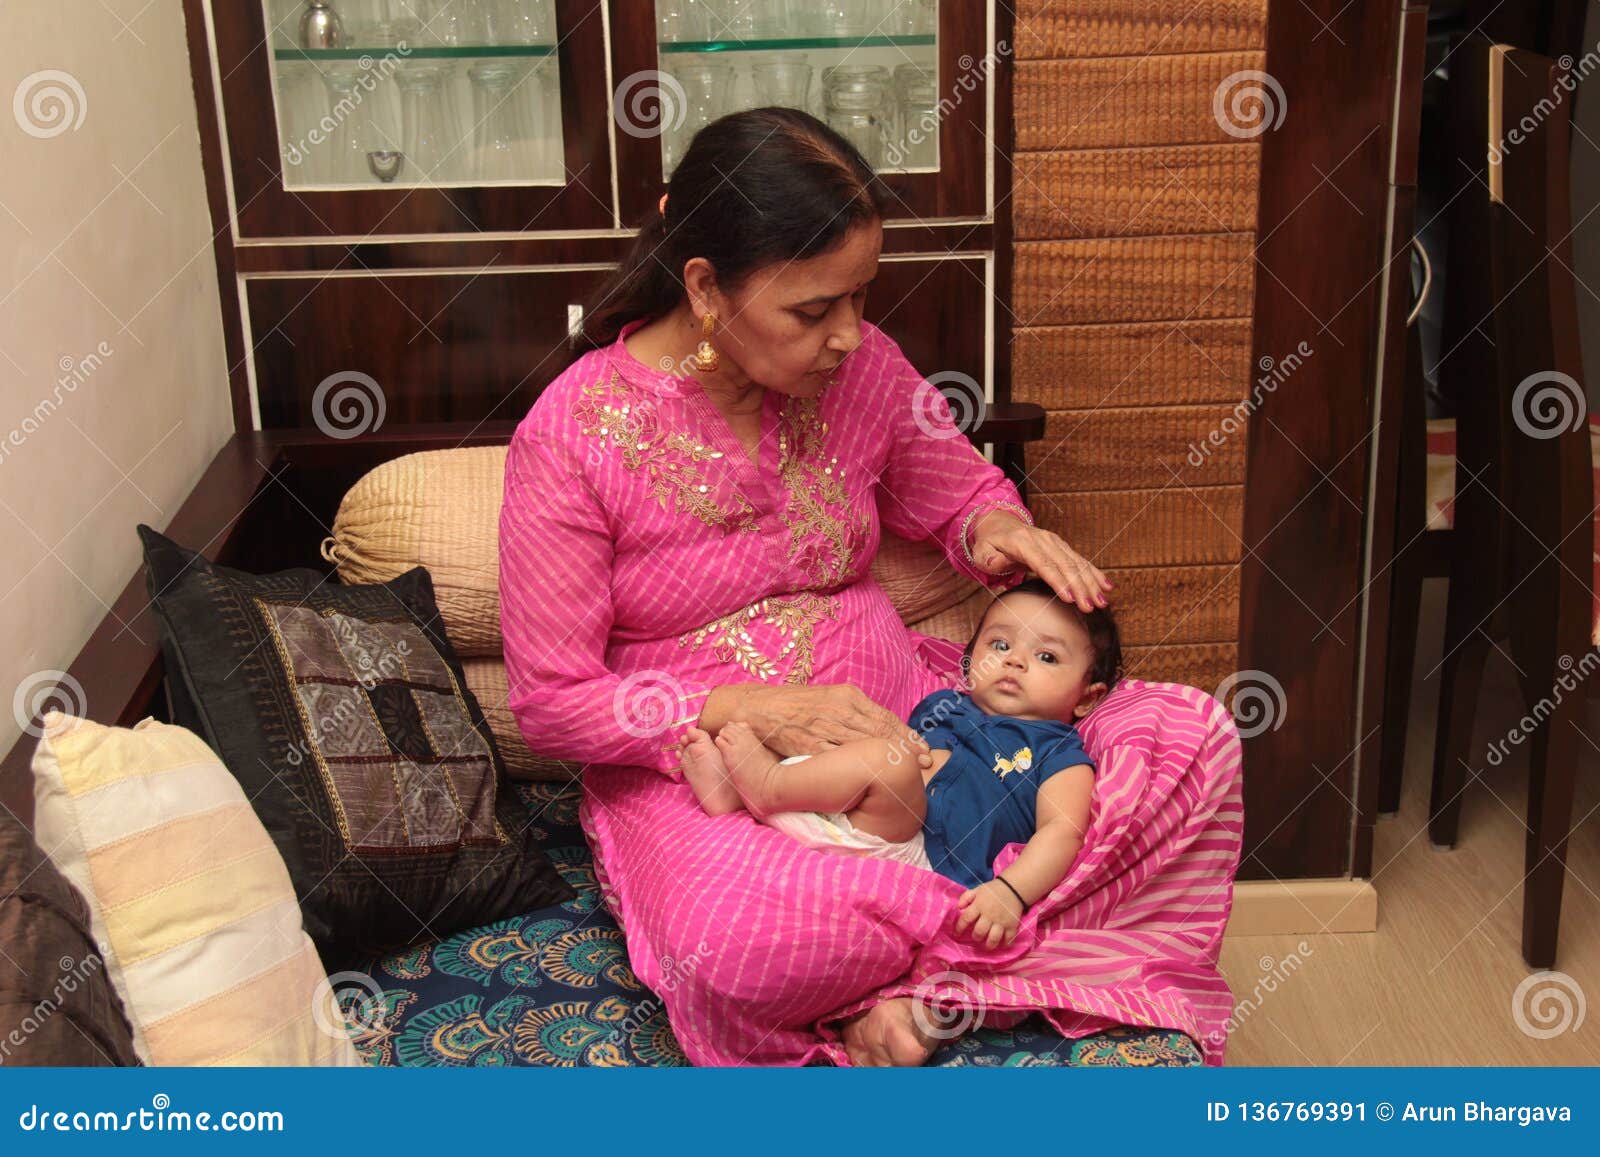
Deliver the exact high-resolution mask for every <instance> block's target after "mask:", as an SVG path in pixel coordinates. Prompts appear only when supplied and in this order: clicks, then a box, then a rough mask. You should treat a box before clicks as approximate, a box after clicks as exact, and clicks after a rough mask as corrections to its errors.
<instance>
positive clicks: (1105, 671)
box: [961, 578, 1122, 691]
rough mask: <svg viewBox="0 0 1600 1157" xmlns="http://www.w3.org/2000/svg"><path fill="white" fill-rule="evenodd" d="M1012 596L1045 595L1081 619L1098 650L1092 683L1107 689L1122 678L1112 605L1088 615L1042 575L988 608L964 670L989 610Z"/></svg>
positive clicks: (964, 666) (965, 667)
mask: <svg viewBox="0 0 1600 1157" xmlns="http://www.w3.org/2000/svg"><path fill="white" fill-rule="evenodd" d="M1012 595H1043V596H1044V597H1045V598H1047V599H1049V600H1050V601H1051V602H1053V603H1055V604H1056V606H1058V607H1060V608H1061V609H1062V610H1063V611H1065V612H1066V613H1067V614H1069V615H1071V616H1072V617H1073V618H1075V619H1077V620H1078V623H1079V624H1080V625H1081V626H1082V627H1083V629H1084V630H1085V631H1086V632H1087V633H1088V635H1089V645H1090V647H1092V648H1093V649H1094V662H1092V663H1090V664H1089V682H1091V683H1104V684H1105V685H1106V690H1108V691H1109V690H1110V689H1111V688H1112V687H1114V686H1116V683H1117V680H1118V679H1120V678H1122V639H1121V637H1120V636H1119V635H1118V634H1117V621H1116V619H1114V618H1112V617H1111V610H1110V608H1108V607H1096V608H1095V609H1094V610H1092V611H1090V612H1089V613H1088V614H1084V613H1083V612H1082V611H1080V610H1079V609H1078V608H1077V605H1076V604H1074V603H1069V602H1067V601H1066V600H1065V599H1063V598H1061V596H1059V595H1058V594H1056V592H1055V588H1054V587H1052V586H1051V585H1050V584H1049V583H1047V582H1045V581H1044V579H1042V578H1030V579H1025V580H1024V581H1022V582H1020V583H1018V584H1017V585H1016V586H1014V587H1012V588H1011V589H1010V590H1006V591H1001V592H1000V593H999V594H998V595H996V596H995V597H994V602H991V603H990V604H989V606H988V607H986V608H985V609H984V612H983V618H981V619H979V620H978V629H977V630H976V631H973V632H972V638H970V639H968V640H967V649H966V650H965V651H963V652H962V653H961V673H962V674H963V675H965V674H967V673H968V672H969V671H970V670H971V668H972V648H973V647H975V646H977V645H978V636H979V635H981V634H983V627H984V624H985V623H986V622H987V621H988V619H989V611H990V610H992V609H993V608H994V607H995V606H996V605H997V604H998V603H999V602H1000V601H1001V600H1002V599H1007V598H1010V597H1011V596H1012Z"/></svg>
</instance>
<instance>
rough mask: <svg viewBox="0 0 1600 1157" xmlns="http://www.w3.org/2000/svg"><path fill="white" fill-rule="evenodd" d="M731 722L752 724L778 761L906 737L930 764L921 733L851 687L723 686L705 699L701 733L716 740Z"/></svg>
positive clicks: (923, 761) (911, 747) (908, 744)
mask: <svg viewBox="0 0 1600 1157" xmlns="http://www.w3.org/2000/svg"><path fill="white" fill-rule="evenodd" d="M733 719H738V720H742V721H743V722H745V723H748V724H749V725H750V727H751V729H752V730H754V731H755V733H756V734H757V735H759V736H761V741H762V743H764V744H765V745H766V746H767V747H770V748H771V749H772V750H773V751H776V752H777V753H778V754H779V755H815V754H816V753H817V752H819V751H821V750H823V749H824V748H827V747H831V746H836V745H838V744H844V743H849V742H851V741H853V740H857V739H869V738H893V737H900V736H903V737H905V740H906V750H907V752H915V753H916V755H917V757H918V759H919V761H920V762H921V764H922V766H924V767H927V766H930V764H931V762H932V755H931V754H930V752H929V750H928V742H927V740H926V739H924V738H923V736H922V734H921V733H920V732H918V731H916V730H915V729H913V728H908V727H906V725H905V723H904V721H902V720H901V719H899V718H898V717H897V716H896V715H895V714H894V713H893V712H891V711H889V710H888V709H887V708H885V707H881V706H879V705H878V704H877V703H874V702H873V701H872V700H871V699H869V698H868V697H867V695H866V694H865V693H864V692H863V691H862V690H861V689H860V688H859V687H856V686H854V685H853V684H850V683H827V684H814V685H809V686H796V685H791V684H784V685H776V686H775V685H772V684H768V683H724V684H723V685H721V686H720V687H716V688H714V689H713V690H712V692H711V694H710V695H708V696H707V697H706V702H705V710H704V711H702V712H701V714H700V727H701V728H702V729H703V730H705V731H709V732H710V733H711V734H713V735H715V734H716V733H717V732H718V731H720V730H721V729H722V726H723V725H724V724H725V723H727V722H729V721H730V720H733Z"/></svg>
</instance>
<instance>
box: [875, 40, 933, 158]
mask: <svg viewBox="0 0 1600 1157" xmlns="http://www.w3.org/2000/svg"><path fill="white" fill-rule="evenodd" d="M894 92H895V118H894V135H893V138H892V140H893V144H892V146H891V147H890V148H889V149H888V150H886V156H887V158H888V161H889V164H890V165H891V166H892V167H894V168H899V169H928V168H936V167H937V166H938V164H939V112H938V106H939V86H938V78H937V74H936V73H935V72H934V70H933V69H931V68H925V67H923V66H922V65H920V64H902V65H899V66H898V67H897V68H896V69H895V70H894Z"/></svg>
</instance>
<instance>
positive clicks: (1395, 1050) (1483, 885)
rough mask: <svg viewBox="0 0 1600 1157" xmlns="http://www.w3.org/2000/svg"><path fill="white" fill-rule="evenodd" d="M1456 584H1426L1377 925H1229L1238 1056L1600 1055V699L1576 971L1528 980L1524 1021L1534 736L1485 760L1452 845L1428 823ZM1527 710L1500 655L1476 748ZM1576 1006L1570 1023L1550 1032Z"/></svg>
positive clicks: (1581, 790)
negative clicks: (1434, 842) (1400, 797)
mask: <svg viewBox="0 0 1600 1157" xmlns="http://www.w3.org/2000/svg"><path fill="white" fill-rule="evenodd" d="M1443 594H1444V584H1443V583H1442V582H1439V581H1430V582H1429V583H1428V585H1427V588H1426V590H1425V592H1424V597H1423V608H1422V623H1421V627H1420V630H1421V634H1420V637H1419V640H1418V650H1417V669H1416V674H1415V678H1414V685H1413V697H1412V723H1411V729H1410V739H1409V744H1408V750H1407V753H1406V771H1405V798H1404V802H1403V804H1402V806H1401V810H1400V812H1399V814H1398V815H1396V816H1394V817H1392V818H1388V819H1382V820H1380V821H1379V823H1378V829H1377V839H1376V849H1375V853H1374V857H1373V884H1374V886H1375V887H1376V888H1377V890H1378V930H1377V931H1376V932H1375V933H1363V934H1343V935H1331V934H1319V935H1310V936H1250V937H1235V938H1230V939H1229V940H1228V941H1227V942H1226V943H1225V944H1224V946H1223V955H1222V966H1223V972H1224V974H1225V975H1226V976H1227V978H1228V983H1229V985H1230V986H1232V988H1233V993H1234V1000H1235V1002H1236V1012H1235V1021H1236V1023H1237V1025H1238V1027H1237V1028H1236V1030H1235V1031H1234V1033H1233V1035H1232V1038H1231V1041H1230V1044H1229V1050H1228V1063H1229V1064H1234V1065H1308V1064H1314V1065H1338V1064H1344V1065H1444V1064H1466V1065H1493V1064H1506V1065H1597V1064H1600V704H1597V705H1593V706H1591V707H1590V708H1589V709H1588V720H1587V726H1586V728H1585V730H1586V731H1587V734H1588V736H1589V737H1590V739H1591V740H1592V741H1593V742H1586V743H1583V744H1581V745H1580V746H1581V747H1582V750H1583V755H1582V758H1581V762H1580V765H1579V770H1578V780H1579V784H1578V791H1577V798H1576V801H1575V803H1574V807H1573V822H1574V824H1575V825H1576V829H1575V831H1574V832H1573V834H1572V836H1571V838H1570V840H1569V847H1568V868H1569V876H1568V880H1567V886H1566V894H1565V901H1564V905H1563V911H1562V923H1561V947H1560V956H1559V958H1558V959H1557V961H1556V965H1555V968H1556V970H1558V971H1560V972H1561V973H1563V974H1565V975H1564V978H1551V979H1550V980H1548V981H1545V982H1542V983H1540V984H1538V985H1536V986H1535V987H1534V988H1533V989H1531V990H1530V991H1528V992H1527V993H1526V994H1525V997H1524V999H1523V1000H1522V1001H1521V1021H1522V1024H1525V1025H1526V1026H1527V1028H1528V1029H1529V1030H1532V1031H1524V1029H1523V1027H1521V1025H1519V1018H1518V1014H1517V1013H1515V1012H1514V1011H1513V997H1514V995H1515V994H1516V992H1517V989H1518V986H1519V985H1520V984H1522V983H1523V981H1524V980H1526V979H1527V978H1528V976H1529V975H1530V972H1531V970H1530V969H1529V968H1528V967H1527V966H1526V965H1525V964H1524V963H1523V961H1522V956H1521V953H1520V950H1519V943H1520V938H1521V926H1522V888H1521V880H1522V870H1523V869H1522V858H1523V837H1524V834H1525V828H1524V826H1523V822H1522V821H1523V817H1524V816H1525V815H1526V811H1527V773H1526V765H1525V761H1524V760H1523V759H1522V758H1521V753H1523V752H1525V751H1526V748H1525V747H1519V748H1513V749H1512V752H1513V754H1512V757H1510V758H1508V759H1507V760H1506V761H1505V762H1504V763H1503V764H1502V765H1501V766H1500V767H1490V766H1488V765H1487V762H1486V761H1485V760H1484V759H1483V758H1482V757H1481V756H1480V758H1479V759H1478V760H1477V761H1476V765H1477V767H1478V770H1479V771H1480V772H1481V773H1482V778H1481V779H1480V780H1477V781H1474V782H1472V783H1471V784H1470V785H1469V787H1468V789H1467V792H1466V794H1465V796H1464V797H1463V807H1462V816H1461V837H1460V841H1459V842H1458V843H1457V845H1456V847H1455V849H1454V850H1452V851H1448V852H1440V851H1435V850H1434V849H1433V848H1432V847H1431V845H1430V844H1429V842H1428V837H1427V831H1426V823H1427V802H1428V782H1429V777H1430V774H1431V766H1432V764H1431V761H1432V757H1433V748H1432V733H1433V721H1434V712H1435V710H1436V706H1437V702H1438V687H1439V681H1438V676H1437V673H1436V672H1435V671H1434V667H1435V664H1437V662H1438V661H1439V658H1440V650H1441V639H1442V634H1443V621H1444V616H1443ZM1523 710H1524V708H1523V705H1522V703H1521V700H1520V697H1519V695H1518V693H1517V691H1516V687H1515V672H1514V670H1513V668H1512V667H1511V666H1510V664H1509V661H1508V660H1507V659H1505V658H1503V657H1501V656H1498V655H1496V656H1493V657H1492V659H1491V662H1490V665H1489V669H1488V672H1487V674H1486V676H1485V680H1484V695H1483V698H1482V701H1481V705H1480V708H1479V712H1478V719H1477V724H1476V731H1475V736H1476V738H1475V741H1474V750H1475V751H1478V752H1487V750H1488V745H1489V742H1490V741H1491V739H1494V738H1497V737H1500V736H1503V735H1504V734H1505V731H1506V727H1507V726H1508V725H1509V724H1510V723H1511V722H1512V721H1514V720H1515V719H1516V718H1517V717H1518V716H1520V715H1521V714H1522V712H1523ZM1590 1006H1593V1007H1590ZM1580 1014H1581V1015H1582V1016H1583V1020H1582V1023H1581V1025H1579V1024H1578V1017H1579V1016H1580ZM1563 1019H1565V1021H1566V1022H1567V1023H1568V1026H1569V1027H1568V1028H1566V1029H1565V1030H1564V1031H1559V1032H1556V1033H1555V1035H1550V1036H1547V1037H1541V1036H1539V1035H1536V1034H1537V1033H1538V1032H1540V1031H1547V1030H1548V1029H1549V1028H1554V1027H1557V1026H1558V1025H1559V1024H1560V1023H1561V1022H1562V1020H1563Z"/></svg>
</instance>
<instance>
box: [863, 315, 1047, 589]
mask: <svg viewBox="0 0 1600 1157" xmlns="http://www.w3.org/2000/svg"><path fill="white" fill-rule="evenodd" d="M879 332H880V334H881V333H882V331H879ZM881 340H882V341H883V342H884V343H886V347H887V364H888V380H887V381H886V382H885V383H884V393H885V396H886V398H887V399H888V401H887V404H888V405H889V406H891V407H892V411H893V412H892V413H891V414H890V415H889V421H890V424H891V428H892V429H893V431H894V433H893V435H892V438H893V442H892V444H891V448H890V451H889V460H888V463H887V465H886V467H885V469H884V472H883V474H882V476H881V477H880V479H879V489H878V517H879V519H880V521H881V522H882V523H883V525H884V527H885V528H887V529H888V530H890V531H892V532H893V533H895V534H897V535H899V536H900V537H901V538H906V539H911V540H913V541H919V542H920V541H927V540H933V541H935V542H938V543H939V544H940V546H942V547H943V548H944V554H945V558H946V559H948V560H949V562H950V565H951V566H953V567H955V568H956V569H957V570H959V571H960V572H961V573H962V574H965V575H967V576H969V577H970V578H973V579H976V580H977V581H978V582H981V583H984V584H985V585H989V586H992V587H995V588H997V589H998V588H1004V587H1010V586H1015V585H1016V584H1017V583H1019V582H1021V581H1022V579H1023V578H1024V577H1026V575H1025V571H1024V570H1023V569H1022V568H1018V569H1016V570H1014V571H1012V572H1011V573H1009V574H1005V575H994V574H990V573H988V572H987V571H984V570H981V569H979V568H978V566H977V565H976V564H975V563H974V561H973V558H972V555H971V551H970V547H971V544H972V542H973V540H974V535H973V530H974V528H975V526H976V525H977V523H978V522H979V520H980V519H982V518H983V517H984V516H985V515H986V514H987V513H989V512H991V511H994V510H1008V511H1010V512H1011V513H1012V514H1014V515H1016V517H1017V518H1019V519H1021V520H1023V521H1024V522H1026V523H1028V524H1029V525H1032V523H1033V516H1032V515H1031V514H1030V513H1029V512H1028V509H1027V507H1025V506H1023V504H1022V498H1021V496H1020V495H1019V494H1018V493H1017V488H1016V487H1015V486H1014V485H1013V484H1012V482H1011V480H1010V479H1009V478H1007V477H1006V475H1005V471H1003V470H1001V469H1000V467H998V466H996V465H994V464H993V463H991V462H989V461H988V460H986V459H985V458H984V456H983V455H982V454H981V453H980V452H979V450H978V448H977V447H976V446H974V445H973V444H972V442H971V441H969V440H968V438H967V436H966V434H964V433H963V432H962V431H961V430H960V429H959V428H957V426H956V423H955V418H954V416H953V414H952V413H951V410H950V403H949V401H948V400H947V399H946V398H945V396H944V395H943V394H942V393H940V392H939V389H938V387H936V386H934V385H932V384H930V383H928V382H925V381H924V380H923V378H922V375H921V374H919V373H917V371H916V368H915V367H914V366H912V364H911V363H910V362H909V361H908V360H907V359H906V356H905V354H904V353H902V352H901V350H900V346H899V344H898V343H896V342H895V341H894V339H893V338H891V337H889V336H888V335H887V334H882V337H881Z"/></svg>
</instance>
